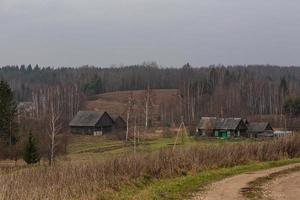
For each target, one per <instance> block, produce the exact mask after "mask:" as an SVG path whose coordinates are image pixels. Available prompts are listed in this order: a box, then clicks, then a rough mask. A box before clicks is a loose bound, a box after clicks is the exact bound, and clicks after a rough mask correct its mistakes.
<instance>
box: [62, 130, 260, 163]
mask: <svg viewBox="0 0 300 200" xmlns="http://www.w3.org/2000/svg"><path fill="white" fill-rule="evenodd" d="M175 140H176V137H175V136H174V137H167V138H164V137H155V138H153V139H143V140H141V141H140V143H139V144H138V145H137V149H136V150H137V152H138V153H143V152H145V153H149V152H152V151H157V150H160V149H163V148H173V146H174V143H175ZM249 142H254V140H251V139H229V140H222V139H215V138H211V139H209V138H202V139H195V138H194V137H189V138H185V139H184V143H182V141H181V139H178V142H177V146H204V145H211V144H219V145H222V144H226V143H249ZM133 151H134V149H133V142H132V141H131V142H129V143H127V144H125V142H124V141H121V140H110V139H105V138H103V137H92V136H72V137H71V138H70V144H69V145H68V149H67V156H66V158H67V159H68V160H77V161H78V160H89V159H99V160H101V159H105V158H107V157H111V156H114V155H120V154H131V153H133Z"/></svg>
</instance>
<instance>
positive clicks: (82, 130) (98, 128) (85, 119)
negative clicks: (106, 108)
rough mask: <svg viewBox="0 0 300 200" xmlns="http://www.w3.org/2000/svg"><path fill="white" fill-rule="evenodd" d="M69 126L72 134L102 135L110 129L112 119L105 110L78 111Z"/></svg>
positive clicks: (112, 124)
mask: <svg viewBox="0 0 300 200" xmlns="http://www.w3.org/2000/svg"><path fill="white" fill-rule="evenodd" d="M69 126H70V128H71V132H72V133H74V134H89V135H102V134H105V133H109V132H111V131H112V129H113V126H114V120H113V119H112V118H111V117H110V115H109V114H108V113H107V112H96V111H79V112H78V113H77V115H76V116H75V117H74V119H73V120H72V121H71V122H70V124H69Z"/></svg>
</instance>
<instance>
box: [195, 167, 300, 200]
mask: <svg viewBox="0 0 300 200" xmlns="http://www.w3.org/2000/svg"><path fill="white" fill-rule="evenodd" d="M296 166H300V164H299V163H297V164H291V165H287V166H282V167H276V168H271V169H267V170H261V171H256V172H249V173H245V174H241V175H236V176H233V177H230V178H226V179H224V180H222V181H219V182H216V183H213V184H211V185H210V186H209V187H208V188H207V190H206V192H201V193H198V194H196V195H195V196H194V197H193V198H192V200H241V199H245V198H244V197H243V196H242V194H241V193H240V191H241V189H242V188H245V187H247V183H249V182H251V181H254V180H255V179H257V178H259V177H264V176H268V175H270V174H272V173H275V172H279V171H282V170H285V169H289V168H293V167H296ZM290 176H297V180H296V179H295V180H293V181H294V182H292V181H291V179H293V177H291V179H289V178H287V177H286V178H285V179H284V180H281V181H283V182H278V183H276V182H274V186H271V187H270V188H271V189H272V193H273V191H274V190H276V193H274V194H276V195H275V196H276V197H277V196H279V193H280V192H282V191H284V189H286V188H287V184H288V182H289V181H291V182H290V183H289V185H290V186H292V185H294V187H291V188H290V189H289V190H293V192H291V191H285V192H284V193H283V194H285V195H289V196H287V198H286V199H289V200H290V199H291V200H293V199H295V198H293V196H296V197H297V194H296V193H294V189H295V187H297V189H298V190H300V188H299V187H298V186H299V183H300V174H299V173H296V174H291V175H289V177H290ZM281 184H283V185H281ZM274 187H275V188H274ZM277 191H278V192H277ZM297 192H298V195H300V194H299V193H300V191H297ZM287 193H294V194H287ZM281 197H282V196H279V197H278V198H276V199H283V198H281ZM296 199H299V196H298V198H296ZM296 199H295V200H296Z"/></svg>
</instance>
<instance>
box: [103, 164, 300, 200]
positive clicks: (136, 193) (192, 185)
mask: <svg viewBox="0 0 300 200" xmlns="http://www.w3.org/2000/svg"><path fill="white" fill-rule="evenodd" d="M298 162H300V158H295V159H287V160H278V161H267V162H254V163H250V164H246V165H238V166H235V167H230V168H218V169H213V170H205V171H202V172H199V173H184V174H183V175H182V176H180V177H176V178H170V179H162V180H158V179H151V178H150V177H144V178H142V179H140V180H138V181H136V182H135V183H134V184H130V185H127V186H124V187H123V188H121V189H120V190H119V191H112V190H110V191H106V192H104V193H102V194H100V195H99V196H98V199H103V200H106V199H107V200H108V199H119V200H125V199H143V200H147V199H149V200H150V199H156V200H164V199H188V198H191V197H192V195H193V194H194V193H195V192H201V191H204V190H205V186H207V185H208V184H210V183H212V182H215V181H218V180H221V179H224V178H226V177H229V176H233V175H237V174H241V173H245V172H251V171H257V170H263V169H268V168H273V167H279V166H283V165H287V164H292V163H298Z"/></svg>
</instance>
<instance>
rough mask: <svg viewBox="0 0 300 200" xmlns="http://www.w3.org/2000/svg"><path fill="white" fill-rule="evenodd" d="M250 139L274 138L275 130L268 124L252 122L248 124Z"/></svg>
mask: <svg viewBox="0 0 300 200" xmlns="http://www.w3.org/2000/svg"><path fill="white" fill-rule="evenodd" d="M247 132H248V136H249V137H254V138H258V137H273V136H274V130H273V128H272V126H271V124H270V123H268V122H251V123H249V124H248V131H247Z"/></svg>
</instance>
